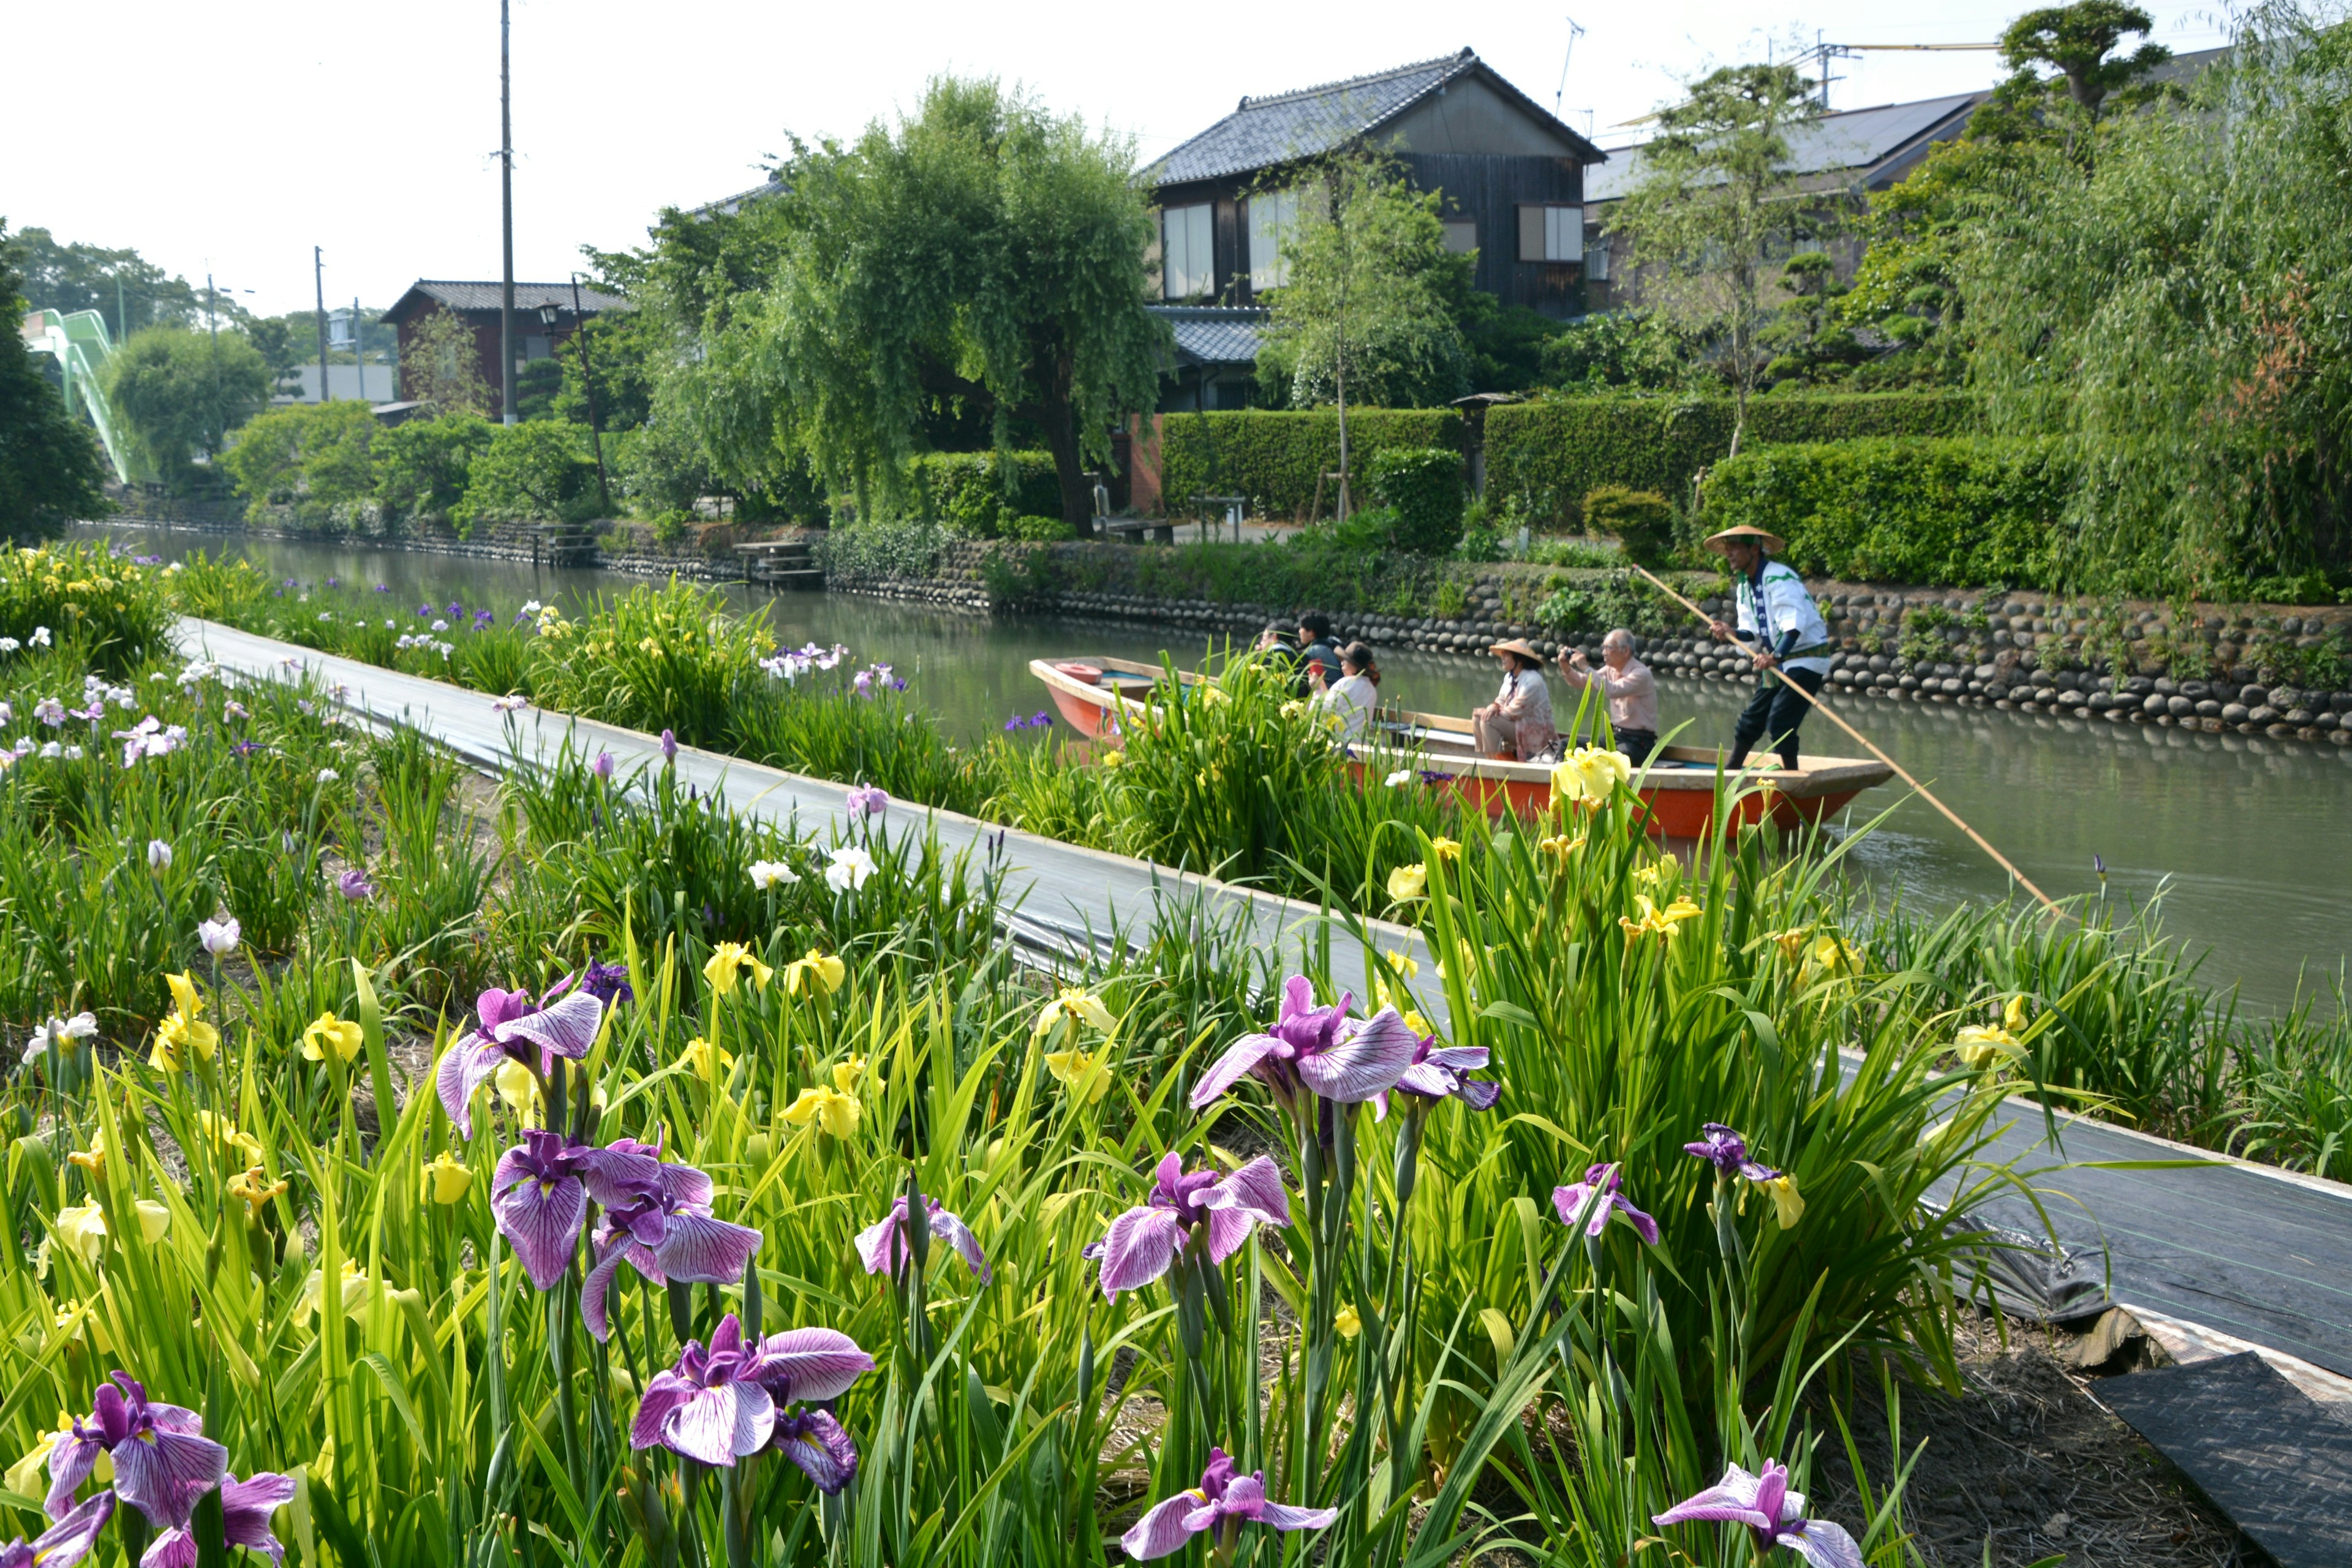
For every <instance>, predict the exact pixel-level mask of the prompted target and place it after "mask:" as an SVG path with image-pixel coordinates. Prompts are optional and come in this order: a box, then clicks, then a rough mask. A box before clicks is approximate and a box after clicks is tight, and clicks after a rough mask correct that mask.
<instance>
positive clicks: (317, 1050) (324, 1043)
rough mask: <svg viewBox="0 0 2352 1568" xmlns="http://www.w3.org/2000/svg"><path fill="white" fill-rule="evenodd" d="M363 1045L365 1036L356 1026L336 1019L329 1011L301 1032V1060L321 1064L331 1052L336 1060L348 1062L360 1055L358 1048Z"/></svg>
mask: <svg viewBox="0 0 2352 1568" xmlns="http://www.w3.org/2000/svg"><path fill="white" fill-rule="evenodd" d="M364 1043H365V1036H364V1035H363V1033H362V1031H361V1028H360V1026H358V1025H357V1024H355V1023H352V1022H350V1021H349V1020H347V1019H343V1018H338V1017H336V1016H335V1015H334V1014H333V1013H332V1012H331V1011H329V1012H325V1013H321V1014H320V1015H319V1016H318V1017H317V1018H315V1019H313V1020H312V1021H311V1023H310V1027H308V1028H306V1029H304V1030H303V1031H302V1059H303V1060H304V1061H306V1062H322V1061H325V1060H326V1059H327V1053H328V1052H329V1051H330V1050H331V1051H333V1052H334V1053H335V1055H336V1057H337V1058H340V1059H341V1060H343V1061H346V1062H348V1061H350V1060H351V1059H352V1058H353V1057H355V1056H358V1055H359V1054H360V1047H361V1046H362V1044H364Z"/></svg>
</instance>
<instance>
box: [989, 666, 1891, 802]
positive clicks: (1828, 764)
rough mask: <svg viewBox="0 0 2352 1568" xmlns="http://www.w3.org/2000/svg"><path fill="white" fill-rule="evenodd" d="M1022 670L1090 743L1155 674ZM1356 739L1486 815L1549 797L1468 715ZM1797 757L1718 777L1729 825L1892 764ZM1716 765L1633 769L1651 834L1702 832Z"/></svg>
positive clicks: (1834, 796)
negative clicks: (1485, 745)
mask: <svg viewBox="0 0 2352 1568" xmlns="http://www.w3.org/2000/svg"><path fill="white" fill-rule="evenodd" d="M1029 673H1030V674H1032V675H1034V676H1035V677H1036V678H1037V679H1038V680H1039V681H1041V682H1043V683H1044V685H1045V689H1046V691H1047V692H1048V693H1049V694H1050V695H1051V696H1052V697H1053V699H1054V706H1055V709H1056V710H1059V712H1060V713H1061V715H1062V718H1063V720H1064V721H1066V722H1067V723H1068V724H1069V726H1070V727H1071V728H1072V729H1074V730H1076V731H1078V733H1079V734H1081V735H1084V736H1086V737H1087V739H1089V740H1096V739H1101V738H1105V737H1108V736H1112V735H1115V734H1117V733H1118V731H1119V730H1120V729H1122V728H1125V727H1130V726H1132V725H1133V724H1134V723H1135V722H1136V721H1138V720H1139V718H1140V716H1141V711H1142V705H1143V701H1144V700H1145V699H1146V698H1147V697H1149V696H1150V692H1151V690H1152V689H1153V688H1154V687H1156V686H1158V685H1159V684H1160V679H1161V671H1160V667H1159V666H1157V665H1152V664H1144V663H1141V662H1139V661H1137V660H1134V659H1124V658H1083V659H1080V658H1071V659H1046V658H1038V659H1032V660H1030V661H1029ZM1177 679H1179V680H1180V681H1181V682H1182V683H1183V684H1184V685H1186V686H1191V685H1192V684H1194V683H1196V682H1197V681H1198V680H1199V679H1200V677H1199V676H1197V675H1194V674H1192V673H1190V672H1188V671H1181V670H1180V671H1178V673H1177ZM1360 746H1366V747H1368V748H1377V752H1378V755H1377V757H1376V759H1373V760H1368V761H1365V762H1360V763H1356V764H1355V766H1356V768H1357V771H1358V773H1359V775H1361V773H1363V771H1364V770H1365V769H1367V768H1372V767H1378V768H1381V769H1383V770H1392V769H1396V768H1408V767H1409V768H1412V769H1414V770H1415V771H1416V772H1417V773H1420V774H1421V776H1422V779H1423V782H1424V783H1426V784H1430V785H1432V786H1433V787H1434V786H1443V787H1444V788H1446V789H1450V790H1452V791H1453V792H1454V793H1455V794H1457V795H1462V796H1464V797H1465V798H1466V799H1469V800H1473V801H1475V802H1477V803H1478V804H1479V805H1483V806H1485V807H1486V814H1487V815H1488V816H1501V815H1502V814H1503V813H1504V812H1506V811H1509V812H1514V813H1523V814H1532V813H1535V812H1538V811H1541V810H1542V809H1543V808H1544V807H1545V806H1546V805H1549V802H1550V800H1551V764H1549V763H1517V762H1504V761H1500V760H1498V759H1496V758H1493V757H1481V756H1479V755H1478V754H1477V753H1476V751H1475V741H1474V739H1473V738H1472V734H1471V729H1470V721H1468V720H1467V719H1456V718H1453V717H1451V716H1450V715H1447V714H1442V713H1414V712H1410V711H1406V710H1401V709H1386V708H1383V709H1381V710H1378V711H1377V712H1376V713H1375V714H1374V715H1373V719H1372V722H1371V725H1370V729H1369V730H1368V731H1367V736H1366V741H1365V742H1360ZM1803 760H1804V764H1805V765H1804V766H1802V767H1801V768H1797V769H1794V770H1790V769H1786V768H1779V767H1758V766H1753V765H1751V766H1749V767H1748V768H1746V769H1744V770H1742V771H1741V772H1740V773H1738V774H1736V775H1734V776H1732V777H1731V778H1729V779H1727V780H1725V781H1724V790H1723V793H1724V795H1725V797H1726V798H1727V799H1728V800H1729V801H1730V802H1731V810H1732V816H1733V821H1734V822H1735V824H1737V825H1738V826H1748V825H1750V824H1754V823H1760V822H1763V821H1766V820H1767V819H1768V818H1769V820H1770V821H1771V822H1773V823H1774V824H1776V825H1778V826H1782V827H1790V828H1793V827H1799V826H1803V825H1804V824H1806V823H1811V822H1819V821H1821V820H1822V818H1823V817H1826V816H1833V815H1835V814H1836V813H1837V812H1840V811H1843V809H1845V807H1846V805H1848V804H1849V803H1850V802H1852V801H1853V797H1854V796H1855V795H1859V794H1861V793H1862V792H1863V791H1864V790H1866V789H1869V788H1870V787H1872V786H1873V785H1874V784H1885V782H1886V781H1887V780H1888V779H1889V778H1891V777H1893V776H1894V770H1893V769H1891V768H1889V767H1888V766H1887V765H1886V764H1885V763H1882V762H1878V761H1876V760H1875V759H1857V758H1852V757H1807V758H1805V759H1803ZM1722 764H1723V753H1722V752H1718V751H1717V750H1716V749H1715V748H1713V747H1709V746H1662V747H1660V748H1659V749H1658V751H1657V752H1656V753H1655V754H1654V756H1653V757H1652V758H1651V761H1650V763H1649V767H1648V770H1647V772H1645V773H1636V775H1635V776H1636V793H1637V794H1639V795H1640V796H1641V797H1642V802H1643V805H1644V806H1645V807H1646V808H1647V809H1648V812H1649V827H1650V831H1651V832H1652V833H1654V834H1658V835H1663V836H1664V837H1668V838H1698V837H1704V836H1705V835H1706V832H1707V831H1708V829H1709V827H1710V826H1711V825H1712V822H1713V819H1714V816H1715V802H1716V793H1717V791H1716V784H1717V774H1718V773H1720V771H1721V768H1722Z"/></svg>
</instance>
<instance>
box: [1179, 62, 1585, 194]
mask: <svg viewBox="0 0 2352 1568" xmlns="http://www.w3.org/2000/svg"><path fill="white" fill-rule="evenodd" d="M1473 72H1477V73H1480V74H1482V75H1483V76H1485V77H1486V79H1487V80H1488V81H1489V82H1490V83H1491V84H1492V85H1494V86H1495V87H1496V88H1497V89H1499V90H1501V91H1502V92H1503V93H1504V94H1505V96H1507V97H1508V98H1511V99H1515V100H1517V102H1518V103H1519V106H1520V107H1521V108H1522V109H1524V110H1526V111H1527V112H1528V114H1529V115H1531V116H1532V117H1534V118H1536V119H1538V120H1541V121H1548V122H1549V123H1550V124H1551V125H1552V126H1554V127H1556V128H1557V129H1558V131H1559V135H1560V137H1561V138H1562V139H1563V140H1564V141H1566V142H1570V143H1571V144H1575V145H1583V144H1584V139H1583V138H1582V137H1580V136H1579V135H1577V134H1576V132H1573V131H1570V129H1569V128H1568V127H1567V126H1565V125H1561V124H1559V121H1557V120H1554V119H1553V118H1552V116H1551V115H1549V114H1548V113H1546V112H1545V111H1544V110H1543V108H1542V107H1541V106H1540V105H1538V104H1537V103H1535V102H1534V101H1533V100H1530V99H1528V96H1527V95H1526V94H1525V93H1523V92H1520V91H1519V90H1518V89H1517V88H1515V87H1512V86H1511V84H1510V83H1509V82H1507V81H1505V80H1504V79H1502V78H1501V77H1500V76H1498V75H1496V73H1495V71H1494V70H1493V69H1492V68H1489V67H1487V66H1486V64H1485V63H1484V62H1482V61H1481V60H1480V59H1479V58H1478V57H1477V56H1476V55H1475V54H1473V53H1472V52H1471V51H1470V50H1468V49H1464V50H1463V51H1462V52H1461V53H1460V54H1455V55H1445V56H1442V57H1441V58H1437V59H1433V60H1418V61H1415V62H1414V63H1413V64H1412V65H1409V66H1398V67H1396V68H1394V69H1392V70H1384V71H1375V72H1374V73H1372V74H1371V75H1370V76H1360V77H1350V78H1349V79H1347V80H1346V81H1334V82H1326V83H1324V84H1323V85H1322V86H1320V87H1307V88H1300V89H1297V91H1294V92H1283V93H1276V94H1275V95H1273V96H1272V97H1269V98H1244V99H1243V100H1241V105H1240V107H1239V108H1237V109H1235V110H1234V111H1233V112H1232V113H1231V114H1228V115H1226V116H1225V117H1224V118H1223V120H1220V121H1217V122H1216V123H1215V124H1214V125H1212V126H1210V127H1209V128H1208V129H1207V130H1206V131H1203V132H1201V133H1200V134H1199V135H1197V136H1195V137H1193V138H1192V140H1190V141H1188V142H1183V143H1182V144H1181V145H1180V146H1178V147H1177V148H1176V150H1175V151H1174V152H1172V153H1169V154H1168V155H1167V156H1166V157H1165V158H1163V159H1161V160H1160V163H1159V165H1158V167H1156V168H1155V169H1153V170H1152V171H1151V178H1152V180H1153V182H1154V183H1155V184H1163V185H1168V184H1181V183H1183V182H1184V181H1187V180H1213V179H1220V178H1222V177H1223V176H1225V175H1227V174H1244V173H1246V172H1247V171H1249V170H1252V169H1264V168H1270V167H1273V166H1275V165H1276V164H1281V163H1292V162H1295V161H1297V160H1298V159H1300V158H1313V157H1317V156H1319V155H1321V154H1322V153H1328V152H1331V151H1333V150H1334V149H1336V148H1339V147H1342V146H1345V145H1346V144H1347V143H1348V142H1351V141H1353V140H1355V139H1356V138H1357V137H1359V136H1361V135H1363V134H1364V133H1365V132H1369V131H1370V130H1372V129H1373V128H1374V127H1376V126H1379V125H1382V124H1385V123H1386V122H1387V121H1391V120H1393V119H1395V118H1396V117H1397V116H1398V115H1399V114H1401V113H1402V112H1403V111H1404V110H1406V109H1408V108H1410V107H1412V105H1413V104H1414V103H1416V102H1418V101H1420V100H1422V99H1423V98H1424V97H1426V96H1428V95H1429V94H1430V93H1432V92H1434V91H1436V90H1437V89H1439V88H1441V87H1443V86H1444V85H1445V84H1446V83H1447V82H1449V81H1452V80H1454V79H1456V78H1457V77H1462V76H1466V75H1469V74H1471V73H1473ZM1593 156H1594V157H1595V158H1596V159H1597V158H1598V157H1599V156H1600V154H1599V153H1597V152H1595V153H1593Z"/></svg>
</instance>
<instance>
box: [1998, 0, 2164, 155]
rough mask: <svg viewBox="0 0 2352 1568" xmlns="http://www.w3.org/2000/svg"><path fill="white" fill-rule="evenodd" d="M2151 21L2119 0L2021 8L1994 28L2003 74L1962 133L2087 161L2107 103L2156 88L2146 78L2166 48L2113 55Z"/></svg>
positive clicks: (2141, 96) (2136, 100) (2135, 99)
mask: <svg viewBox="0 0 2352 1568" xmlns="http://www.w3.org/2000/svg"><path fill="white" fill-rule="evenodd" d="M2155 25H2156V23H2155V19H2154V18H2153V17H2151V16H2148V14H2147V12H2145V11H2143V10H2141V9H2140V8H2139V7H2138V6H2137V5H2126V4H2124V3H2123V0H2076V3H2075V4H2074V5H2049V6H2044V7H2042V9H2040V10H2036V11H2028V12H2027V13H2026V14H2025V15H2024V16H2020V17H2018V18H2017V20H2015V21H2014V22H2011V24H2010V25H2009V26H2007V27H2006V28H2004V29H2003V30H2002V32H2001V35H2000V59H2001V64H2003V65H2005V66H2007V67H2008V68H2009V69H2010V72H2011V75H2010V77H2009V79H2008V80H2006V81H2004V82H2002V83H2001V84H2000V86H1999V87H1997V88H1995V89H1993V92H1992V96H1991V97H1990V98H1989V99H1987V100H1985V102H1984V104H1983V105H1982V106H1981V107H1979V109H1978V110H1977V112H1976V113H1975V115H1974V116H1972V117H1971V119H1970V121H1969V133H1970V134H1971V135H1974V136H1979V137H1982V138H1984V139H1986V140H1990V141H2002V142H2025V141H2033V140H2037V139H2045V138H2046V139H2053V140H2055V141H2057V142H2059V143H2060V144H2061V145H2062V146H2063V149H2064V151H2065V153H2066V155H2067V156H2069V157H2071V158H2074V159H2076V160H2077V161H2078V162H2081V163H2089V162H2090V159H2091V155H2092V153H2091V150H2092V146H2093V142H2094V133H2095V132H2096V131H2097V129H2098V124H2099V121H2100V118H2101V116H2102V115H2103V114H2104V113H2105V111H2106V110H2108V109H2109V108H2110V107H2113V108H2126V107H2135V106H2137V105H2138V104H2141V103H2144V102H2147V100H2149V99H2150V98H2151V97H2154V96H2157V94H2158V90H2159V89H2155V88H2151V87H2150V86H2148V85H2147V81H2146V79H2147V75H2148V73H2149V72H2151V71H2153V70H2154V69H2156V68H2157V67H2158V66H2160V65H2162V64H2163V63H2164V62H2165V61H2167V60H2168V59H2170V58H2172V51H2171V50H2170V49H2168V48H2166V47H2164V46H2163V45H2162V44H2158V43H2152V42H2146V43H2142V44H2141V45H2140V47H2138V48H2137V49H2134V50H2132V51H2131V52H2130V53H2128V54H2126V53H2122V52H2120V51H2121V48H2122V45H2123V42H2124V40H2125V39H2126V38H2128V37H2146V36H2147V32H2148V30H2149V29H2150V28H2151V27H2153V26H2155ZM2045 72H2047V73H2048V74H2046V75H2045V74H2044V73H2045Z"/></svg>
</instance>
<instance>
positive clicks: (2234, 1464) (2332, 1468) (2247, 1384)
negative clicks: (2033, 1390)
mask: <svg viewBox="0 0 2352 1568" xmlns="http://www.w3.org/2000/svg"><path fill="white" fill-rule="evenodd" d="M2093 1393H2094V1394H2095V1396H2096V1397H2097V1399H2098V1400H2099V1402H2100V1403H2101V1404H2103V1405H2105V1406H2106V1407H2107V1408H2108V1409H2110V1410H2112V1411H2114V1412H2115V1413H2116V1415H2120V1416H2122V1417H2123V1418H2124V1419H2125V1420H2126V1421H2128V1422H2130V1423H2131V1425H2132V1426H2133V1427H2134V1429H2136V1430H2137V1432H2138V1433H2139V1435H2140V1436H2143V1437H2145V1438H2147V1440H2148V1441H2149V1442H2150V1443H2152V1444H2154V1445H2155V1446H2156V1447H2157V1448H2158V1450H2159V1451H2160V1452H2161V1453H2162V1454H2163V1455H2164V1457H2165V1458H2168V1459H2170V1460H2171V1461H2172V1462H2173V1463H2174V1464H2176V1465H2178V1466H2179V1467H2180V1468H2181V1469H2182V1470H2183V1471H2184V1472H2186V1473H2187V1475H2188V1477H2189V1479H2190V1480H2192V1481H2194V1482H2196V1483H2197V1486H2198V1489H2200V1491H2202V1492H2203V1493H2204V1494H2205V1495H2206V1496H2207V1497H2209V1498H2210V1499H2211V1500H2213V1506H2214V1507H2216V1508H2218V1509H2220V1510H2221V1511H2222V1512H2223V1513H2226V1514H2228V1515H2229V1516H2230V1518H2231V1520H2232V1521H2235V1522H2236V1524H2237V1526H2238V1528H2239V1529H2240V1530H2242V1531H2245V1532H2246V1533H2247V1534H2248V1535H2250V1536H2252V1538H2253V1540H2254V1542H2255V1543H2256V1544H2258V1545H2259V1546H2261V1547H2262V1549H2263V1551H2265V1552H2269V1553H2270V1554H2271V1556H2272V1557H2273V1558H2274V1559H2276V1560H2277V1563H2278V1565H2279V1568H2344V1564H2346V1563H2352V1426H2346V1425H2345V1424H2344V1423H2342V1422H2341V1421H2338V1420H2336V1418H2335V1417H2334V1416H2332V1415H2328V1414H2327V1413H2326V1411H2325V1410H2323V1409H2322V1408H2321V1407H2320V1406H2319V1405H2317V1404H2315V1403H2314V1402H2313V1401H2312V1400H2311V1398H2310V1397H2309V1396H2308V1395H2306V1394H2305V1393H2304V1392H2303V1391H2302V1390H2301V1389H2299V1388H2297V1387H2295V1385H2294V1384H2291V1383H2289V1382H2288V1381H2287V1380H2286V1379H2285V1378H2284V1377H2281V1376H2280V1375H2279V1374H2278V1373H2277V1372H2276V1371H2275V1370H2273V1368H2272V1367H2270V1366H2269V1365H2267V1364H2266V1363H2264V1362H2263V1358H2262V1357H2261V1356H2259V1355H2257V1354H2255V1353H2254V1352H2252V1351H2246V1352H2242V1353H2241V1354H2238V1355H2232V1356H2222V1357H2221V1358H2219V1359H2218V1360H2214V1361H2206V1362H2199V1363H2197V1364H2196V1365H2194V1366H2180V1367H2171V1368H2168V1369H2167V1370H2165V1371H2163V1372H2144V1373H2134V1374H2132V1375H2131V1376H2129V1377H2110V1378H2105V1379H2103V1380H2101V1381H2100V1382H2099V1383H2098V1384H2095V1385H2094V1388H2093Z"/></svg>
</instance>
